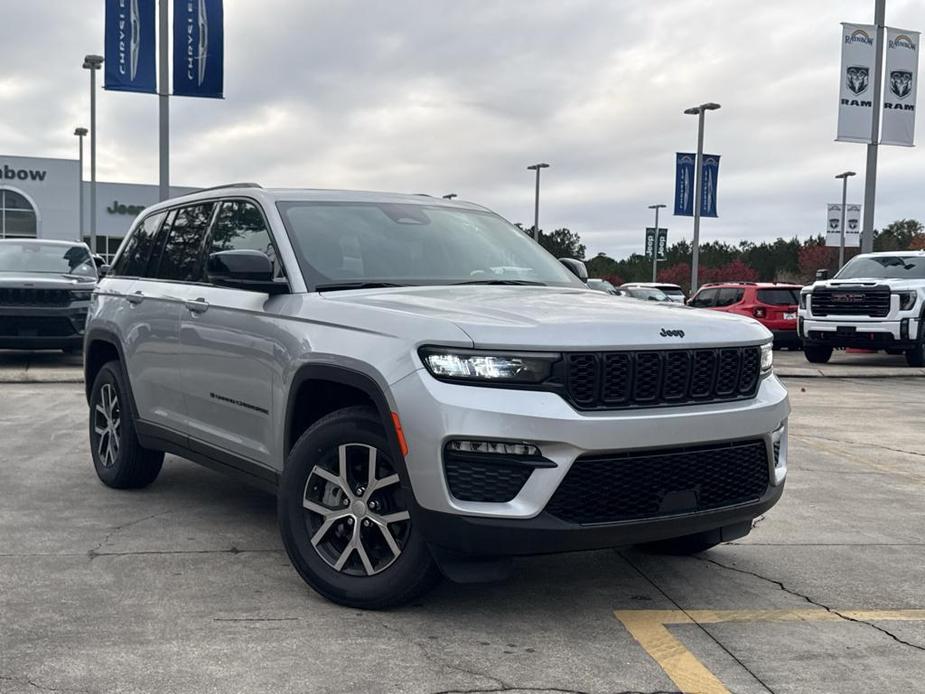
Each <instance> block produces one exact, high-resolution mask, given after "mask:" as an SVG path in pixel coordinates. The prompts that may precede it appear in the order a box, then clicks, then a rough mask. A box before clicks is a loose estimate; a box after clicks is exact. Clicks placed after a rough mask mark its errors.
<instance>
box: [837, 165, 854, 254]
mask: <svg viewBox="0 0 925 694" xmlns="http://www.w3.org/2000/svg"><path fill="white" fill-rule="evenodd" d="M856 175H857V174H856V173H854V171H844V172H842V173H840V174H838V175H837V176H835V178H840V179H841V180H842V187H841V238H840V239H839V242H838V269H839V270H841V268H842V265H844V264H845V217H847V215H848V179H849V178H851V177H852V176H856Z"/></svg>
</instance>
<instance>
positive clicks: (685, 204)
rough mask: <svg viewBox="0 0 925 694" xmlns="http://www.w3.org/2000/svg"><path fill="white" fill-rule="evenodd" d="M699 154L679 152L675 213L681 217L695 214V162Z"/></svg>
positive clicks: (676, 168) (675, 185)
mask: <svg viewBox="0 0 925 694" xmlns="http://www.w3.org/2000/svg"><path fill="white" fill-rule="evenodd" d="M696 160H697V155H696V154H692V153H690V152H678V154H677V157H676V165H675V177H674V213H675V215H677V216H679V217H693V216H694V162H695V161H696Z"/></svg>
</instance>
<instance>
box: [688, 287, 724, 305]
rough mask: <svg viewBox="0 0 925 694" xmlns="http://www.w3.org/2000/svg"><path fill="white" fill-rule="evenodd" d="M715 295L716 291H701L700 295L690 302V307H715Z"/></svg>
mask: <svg viewBox="0 0 925 694" xmlns="http://www.w3.org/2000/svg"><path fill="white" fill-rule="evenodd" d="M717 293H719V290H718V289H702V290H700V293H698V294H697V296H695V297H694V298H693V299H692V300H691V306H696V307H697V308H708V307H710V306H715V305H716V295H717Z"/></svg>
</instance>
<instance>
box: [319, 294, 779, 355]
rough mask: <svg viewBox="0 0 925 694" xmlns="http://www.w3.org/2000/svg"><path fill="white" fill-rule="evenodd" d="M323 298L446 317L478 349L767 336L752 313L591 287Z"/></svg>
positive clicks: (709, 342) (715, 341)
mask: <svg viewBox="0 0 925 694" xmlns="http://www.w3.org/2000/svg"><path fill="white" fill-rule="evenodd" d="M323 297H324V298H325V299H327V300H329V301H332V302H341V303H347V304H352V305H356V306H364V307H367V308H377V309H380V310H384V311H389V312H394V313H395V314H399V315H396V316H395V319H396V320H400V314H406V315H414V316H421V317H429V318H433V319H444V320H447V321H451V322H452V323H454V324H455V325H456V326H457V327H459V328H460V329H461V330H463V331H464V332H465V333H466V334H467V335H468V336H469V337H470V338H471V339H472V342H473V345H474V346H476V347H495V348H506V349H588V348H600V349H605V348H621V347H633V348H643V349H649V348H665V347H704V346H716V345H742V344H756V343H759V342H762V341H765V340H767V339H769V338H770V337H771V334H770V333H769V332H768V331H767V329H765V328H764V327H763V326H762V325H761V324H760V323H758V322H757V321H754V320H752V319H750V318H743V317H740V316H735V315H732V314H724V313H718V312H716V311H705V310H698V309H691V308H689V307H687V306H683V305H680V304H675V303H672V302H659V303H656V302H651V301H648V302H647V301H640V300H638V299H630V298H624V297H616V296H610V295H608V294H603V293H601V292H596V291H593V290H589V289H571V288H557V287H531V286H522V287H521V286H497V287H496V286H439V287H402V288H395V289H375V290H351V291H338V292H326V293H324V294H323ZM663 331H664V332H665V334H662V333H663ZM422 341H423V342H426V336H422Z"/></svg>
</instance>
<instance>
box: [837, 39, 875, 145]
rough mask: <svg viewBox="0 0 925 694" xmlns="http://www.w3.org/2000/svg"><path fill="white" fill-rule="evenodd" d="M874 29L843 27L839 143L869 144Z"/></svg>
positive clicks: (871, 115) (872, 87)
mask: <svg viewBox="0 0 925 694" xmlns="http://www.w3.org/2000/svg"><path fill="white" fill-rule="evenodd" d="M874 31H875V29H874V27H872V26H870V25H869V24H844V23H843V24H842V42H841V89H840V90H839V101H838V104H839V105H838V137H836V138H835V139H836V140H840V141H842V142H861V143H869V142H870V131H871V127H872V123H873V117H874V97H873V92H874V54H875V51H874Z"/></svg>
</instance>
